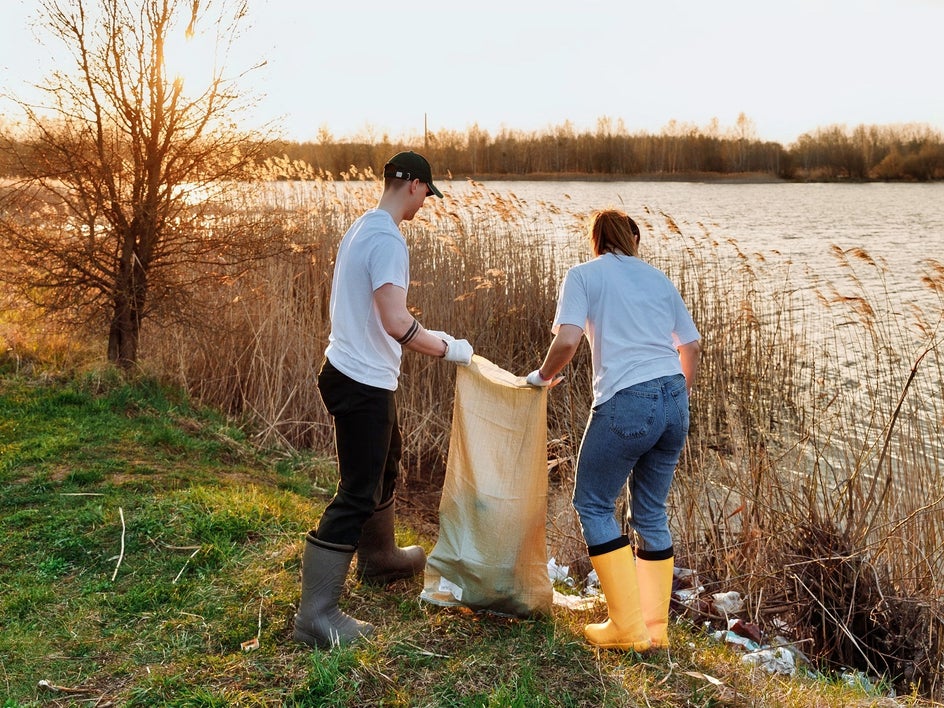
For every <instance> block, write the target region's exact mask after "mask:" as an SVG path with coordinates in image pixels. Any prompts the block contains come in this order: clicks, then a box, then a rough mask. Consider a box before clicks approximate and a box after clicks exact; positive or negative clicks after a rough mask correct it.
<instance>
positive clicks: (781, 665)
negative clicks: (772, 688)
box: [741, 647, 796, 676]
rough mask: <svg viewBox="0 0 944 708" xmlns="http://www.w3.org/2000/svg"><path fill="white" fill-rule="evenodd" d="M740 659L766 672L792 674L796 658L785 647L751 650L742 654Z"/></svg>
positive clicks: (794, 669)
mask: <svg viewBox="0 0 944 708" xmlns="http://www.w3.org/2000/svg"><path fill="white" fill-rule="evenodd" d="M741 661H743V662H744V663H745V664H751V665H752V666H759V667H761V668H763V669H764V670H765V671H766V672H767V673H768V674H782V675H784V676H793V675H794V674H795V673H796V658H795V657H794V655H793V652H792V651H790V650H789V649H788V648H787V647H776V648H771V649H761V650H759V651H752V652H750V653H748V654H745V655H744V656H742V657H741Z"/></svg>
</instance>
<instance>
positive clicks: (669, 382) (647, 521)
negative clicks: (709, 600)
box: [574, 374, 689, 552]
mask: <svg viewBox="0 0 944 708" xmlns="http://www.w3.org/2000/svg"><path fill="white" fill-rule="evenodd" d="M688 423H689V417H688V392H687V390H686V388H685V377H684V376H683V375H682V374H676V375H674V376H664V377H662V378H658V379H653V380H652V381H646V382H645V383H640V384H635V385H633V386H630V387H628V388H625V389H623V390H622V391H619V392H618V393H617V394H616V395H615V396H613V398H611V399H609V400H608V401H604V402H603V403H601V404H600V405H599V406H597V407H596V408H594V409H593V410H592V411H591V412H590V419H589V420H588V421H587V428H586V430H585V431H584V434H583V440H582V441H581V443H580V452H579V453H578V455H577V482H576V486H575V488H574V509H576V510H577V515H578V516H579V517H580V525H581V527H582V529H583V536H584V540H585V541H586V543H587V546H591V547H592V546H599V545H602V544H605V543H609V542H611V541H613V540H614V539H617V538H619V537H620V536H621V535H622V533H623V532H622V529H621V528H620V524H619V523H618V522H617V520H616V499H617V497H618V496H619V494H620V491H621V490H622V488H623V485H624V484H625V483H626V481H627V480H629V493H630V514H631V516H630V524H631V526H632V528H633V531H634V532H635V535H636V543H637V550H642V551H644V552H646V551H649V552H656V551H664V550H666V549H669V548H671V547H672V534H671V532H670V531H669V520H668V517H667V516H666V512H665V503H666V500H667V499H668V496H669V487H670V486H671V485H672V477H673V476H674V474H675V467H676V465H677V464H678V461H679V456H680V455H681V453H682V447H683V446H684V445H685V439H686V438H687V437H688Z"/></svg>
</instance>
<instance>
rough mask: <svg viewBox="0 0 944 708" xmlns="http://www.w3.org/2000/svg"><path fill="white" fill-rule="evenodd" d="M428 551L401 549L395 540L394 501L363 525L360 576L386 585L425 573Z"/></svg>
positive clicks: (413, 547)
mask: <svg viewBox="0 0 944 708" xmlns="http://www.w3.org/2000/svg"><path fill="white" fill-rule="evenodd" d="M425 567H426V552H425V551H424V550H423V549H422V548H420V547H419V546H408V547H406V548H399V547H398V546H397V542H396V540H395V539H394V537H393V498H391V499H390V501H388V502H384V504H383V505H382V506H378V507H377V508H376V509H375V510H374V515H373V516H371V517H370V518H369V519H368V520H367V522H366V523H365V524H364V528H363V530H362V531H361V540H360V543H358V545H357V576H358V577H359V578H361V579H362V580H364V581H366V582H369V583H374V584H377V585H383V584H385V583H389V582H391V581H393V580H397V579H399V578H409V577H412V576H414V575H417V574H419V573H422V572H423V569H424V568H425Z"/></svg>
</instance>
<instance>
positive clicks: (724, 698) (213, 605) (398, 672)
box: [0, 374, 916, 708]
mask: <svg viewBox="0 0 944 708" xmlns="http://www.w3.org/2000/svg"><path fill="white" fill-rule="evenodd" d="M333 484H334V467H333V464H332V463H331V462H330V461H327V460H320V459H317V458H314V457H307V456H303V455H297V454H296V455H294V456H287V455H286V454H285V453H284V452H280V451H277V450H259V449H256V448H254V447H253V446H251V445H250V444H249V443H248V436H247V434H246V432H245V431H244V430H242V429H241V428H240V427H239V426H237V425H235V424H233V423H232V422H231V421H229V420H226V419H225V418H223V417H221V416H220V415H218V414H216V413H214V412H212V411H209V410H205V409H198V408H195V407H193V406H192V405H190V404H189V403H188V401H187V400H186V398H185V397H184V396H183V395H181V394H180V393H178V392H176V391H174V390H170V389H167V388H163V387H161V386H159V385H158V384H156V383H155V382H154V381H151V380H147V379H141V380H134V381H125V380H123V379H121V378H120V377H118V376H117V375H111V374H96V375H85V376H83V377H80V378H76V379H69V380H59V381H56V380H51V379H40V380H33V379H24V378H20V377H16V376H14V375H12V374H8V375H7V376H5V377H3V378H0V518H2V522H3V530H4V533H3V542H2V544H0V697H2V698H3V699H4V700H5V702H4V703H2V704H0V705H3V706H4V707H5V708H12V707H14V706H41V705H76V706H80V705H81V706H88V705H96V702H98V704H100V705H101V704H108V705H121V706H363V705H390V706H455V707H459V706H463V707H465V706H528V707H530V706H627V705H629V706H633V705H649V706H678V705H691V706H717V705H784V706H814V705H815V706H822V705H825V706H844V705H853V704H859V705H868V704H870V702H871V701H872V700H873V699H874V697H872V696H870V695H869V692H868V690H867V689H864V688H861V687H860V688H850V687H847V686H845V685H842V684H841V683H840V682H836V681H830V680H826V679H823V678H818V677H816V676H808V677H799V678H793V679H787V678H782V677H776V676H774V677H771V676H768V675H767V674H765V673H764V672H763V671H758V670H755V671H752V670H750V669H749V668H747V667H746V666H744V665H743V664H742V663H741V662H740V659H739V657H738V655H737V654H735V653H733V652H731V651H729V650H727V649H725V648H724V647H722V646H719V645H717V644H716V643H714V642H712V641H711V640H710V639H709V638H708V637H707V636H706V635H705V634H704V633H702V632H701V631H699V630H698V629H697V628H695V627H691V626H687V625H685V624H684V623H682V624H679V625H676V626H674V627H673V628H672V632H673V642H674V649H673V650H672V652H671V653H665V652H663V653H657V654H652V655H647V656H639V655H635V654H619V653H609V652H606V653H601V654H598V653H597V652H595V651H593V650H592V649H591V648H590V647H589V646H588V645H587V644H586V643H585V642H584V641H583V639H582V636H581V628H582V626H583V624H584V623H585V622H586V621H589V620H591V619H592V620H594V621H595V620H597V619H598V618H599V617H598V616H593V617H591V616H590V615H589V614H587V613H575V612H570V611H566V610H563V609H560V608H555V610H554V614H553V616H551V617H547V618H543V619H538V620H530V621H524V620H517V619H507V618H499V617H494V616H490V615H475V614H472V613H469V612H465V611H460V610H455V609H440V608H435V607H431V606H427V605H424V604H421V603H420V602H419V601H418V596H419V592H420V589H421V582H420V580H419V579H412V580H407V581H400V582H398V583H395V584H393V585H391V586H389V587H387V588H386V589H378V588H372V587H368V586H362V585H359V584H357V583H355V582H354V581H353V579H351V580H349V585H348V588H347V591H346V593H345V597H344V600H343V602H344V607H345V608H346V609H347V610H348V611H350V612H351V613H352V614H355V615H356V616H357V617H359V618H361V619H365V620H367V621H370V622H371V623H373V624H374V625H376V626H377V627H378V628H379V632H378V635H377V637H376V638H374V639H372V640H371V641H367V642H363V643H361V644H358V645H355V646H352V647H349V648H345V649H341V650H335V651H330V652H323V651H312V650H310V649H308V648H306V647H304V646H301V645H298V644H296V643H294V642H293V641H292V640H291V622H292V617H293V615H294V610H295V608H294V603H295V602H296V601H297V593H298V573H299V563H300V552H301V544H302V539H303V535H304V533H305V532H306V531H307V529H308V528H309V527H310V526H311V525H313V524H314V522H315V521H316V520H317V518H318V516H319V514H320V512H321V510H322V508H323V506H324V504H325V503H326V501H327V499H328V496H327V491H326V490H329V489H331V488H332V487H333ZM400 532H401V534H402V537H403V539H412V538H415V537H416V532H415V530H414V529H412V528H409V527H407V525H406V524H405V523H404V527H403V528H401V529H400ZM419 540H420V542H421V543H422V544H423V545H425V546H426V548H427V550H429V549H431V548H432V544H433V542H434V541H435V539H432V538H420V539H419ZM257 636H258V639H259V648H258V649H257V650H255V651H248V652H247V651H243V649H242V643H243V642H246V641H247V640H252V639H253V638H255V637H257ZM706 677H713V678H714V679H717V682H715V681H713V680H711V679H709V678H706ZM41 681H45V682H48V683H49V684H52V685H54V686H57V687H59V690H54V689H52V688H48V687H44V686H41V685H40V682H41ZM912 703H915V704H916V701H912Z"/></svg>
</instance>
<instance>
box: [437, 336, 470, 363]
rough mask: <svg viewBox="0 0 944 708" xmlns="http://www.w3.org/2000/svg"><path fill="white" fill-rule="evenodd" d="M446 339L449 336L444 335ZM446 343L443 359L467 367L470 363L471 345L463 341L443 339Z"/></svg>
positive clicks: (450, 338) (452, 338) (451, 338)
mask: <svg viewBox="0 0 944 708" xmlns="http://www.w3.org/2000/svg"><path fill="white" fill-rule="evenodd" d="M446 336H447V337H448V336H449V335H446ZM443 341H444V342H445V343H446V355H445V357H443V358H444V359H445V360H446V361H451V362H454V363H456V364H459V365H460V366H468V365H469V364H471V363H472V345H471V344H469V343H468V341H466V340H465V339H455V338H454V337H449V339H443Z"/></svg>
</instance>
